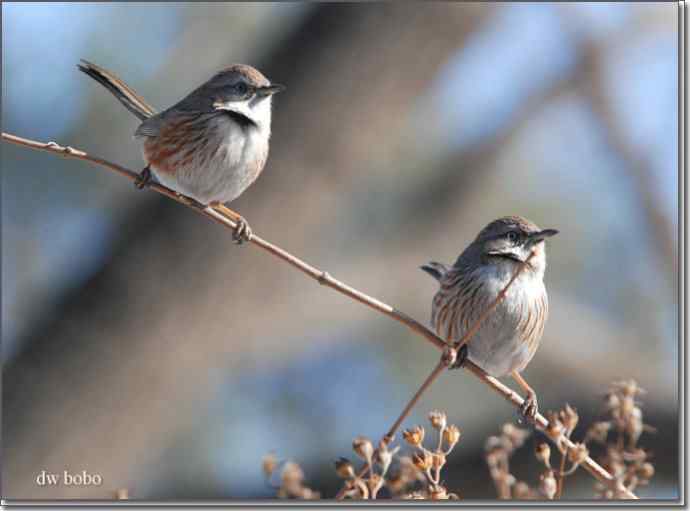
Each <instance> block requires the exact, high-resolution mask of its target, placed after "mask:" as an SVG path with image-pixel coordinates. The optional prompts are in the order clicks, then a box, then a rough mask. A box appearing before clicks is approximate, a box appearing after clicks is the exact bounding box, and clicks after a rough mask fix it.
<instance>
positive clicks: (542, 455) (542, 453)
mask: <svg viewBox="0 0 690 511" xmlns="http://www.w3.org/2000/svg"><path fill="white" fill-rule="evenodd" d="M534 455H535V456H536V457H537V459H538V460H539V461H541V462H542V463H543V464H544V466H546V467H547V468H551V447H549V444H547V443H546V442H542V443H540V444H538V445H537V447H536V448H535V449H534Z"/></svg>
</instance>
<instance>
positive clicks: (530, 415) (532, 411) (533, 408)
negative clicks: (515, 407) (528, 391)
mask: <svg viewBox="0 0 690 511" xmlns="http://www.w3.org/2000/svg"><path fill="white" fill-rule="evenodd" d="M538 411H539V407H538V404H537V396H535V395H533V394H532V395H528V396H527V397H526V398H525V400H524V401H523V403H522V406H520V416H521V418H524V419H525V420H526V421H527V422H534V418H535V417H536V416H537V413H538Z"/></svg>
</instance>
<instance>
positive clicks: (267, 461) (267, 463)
mask: <svg viewBox="0 0 690 511" xmlns="http://www.w3.org/2000/svg"><path fill="white" fill-rule="evenodd" d="M277 464H278V460H276V457H275V455H274V454H267V455H266V456H264V457H263V459H262V460H261V469H262V470H263V471H264V474H265V475H266V477H271V474H272V473H273V471H274V470H275V469H276V465H277Z"/></svg>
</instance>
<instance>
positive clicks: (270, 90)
mask: <svg viewBox="0 0 690 511" xmlns="http://www.w3.org/2000/svg"><path fill="white" fill-rule="evenodd" d="M285 88H286V87H285V85H281V84H279V83H272V84H271V85H266V86H265V87H257V89H256V93H257V94H258V95H259V96H272V95H273V94H277V93H278V92H283V91H284V90H285Z"/></svg>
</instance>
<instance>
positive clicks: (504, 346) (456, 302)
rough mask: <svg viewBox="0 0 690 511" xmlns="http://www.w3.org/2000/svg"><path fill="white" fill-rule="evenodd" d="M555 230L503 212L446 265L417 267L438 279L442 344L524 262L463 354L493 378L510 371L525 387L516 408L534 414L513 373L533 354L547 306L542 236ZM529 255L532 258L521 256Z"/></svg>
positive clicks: (465, 326) (435, 312)
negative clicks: (543, 227) (520, 402)
mask: <svg viewBox="0 0 690 511" xmlns="http://www.w3.org/2000/svg"><path fill="white" fill-rule="evenodd" d="M555 234H558V231H556V230H555V229H545V230H541V229H540V228H539V227H537V226H536V225H535V224H534V223H532V222H530V221H529V220H527V219H525V218H522V217H519V216H506V217H503V218H499V219H497V220H494V221H493V222H491V223H490V224H489V225H487V226H486V227H484V229H482V230H481V232H480V233H479V234H478V235H477V237H476V238H475V240H474V241H473V242H472V243H471V244H470V245H469V246H468V247H467V248H466V249H465V250H464V251H463V252H462V254H460V257H458V259H457V260H456V261H455V264H453V266H450V267H449V266H447V265H445V264H441V263H437V262H430V263H428V264H426V265H424V266H422V267H421V268H422V269H423V270H424V271H426V272H427V273H429V274H430V275H431V276H433V277H434V278H435V279H437V280H438V281H439V283H440V286H441V287H440V289H439V291H438V292H437V293H436V295H435V296H434V300H433V303H432V309H431V323H432V325H433V327H434V328H435V329H436V333H437V334H438V335H439V336H441V337H443V338H445V339H446V340H447V341H448V342H451V343H455V342H457V341H459V340H460V339H462V337H463V336H464V334H465V332H467V331H468V330H469V329H470V328H472V326H473V324H474V323H475V322H476V321H477V320H478V319H479V316H480V315H481V314H482V312H484V311H485V310H486V309H487V308H488V307H489V305H490V304H491V303H492V302H493V301H494V300H495V299H496V297H497V296H498V294H499V293H500V292H501V291H502V290H503V288H505V286H506V284H508V281H509V280H510V279H511V277H512V276H513V274H514V273H515V271H516V269H517V268H518V267H520V266H522V265H525V264H527V267H526V268H524V271H522V272H521V273H520V275H519V276H518V277H517V279H516V280H515V281H514V282H513V284H512V285H511V286H510V287H509V288H508V291H507V293H506V296H505V298H504V299H503V300H502V301H501V302H500V303H499V304H498V305H497V306H496V308H495V309H494V311H493V312H492V313H491V314H490V315H489V316H488V318H486V319H485V320H484V322H483V323H482V325H481V326H480V328H479V329H478V330H477V332H476V333H475V334H474V336H473V337H472V338H470V339H469V340H468V341H467V357H468V358H469V359H470V360H471V361H472V362H474V363H475V364H477V365H478V366H479V367H481V368H482V369H484V371H486V372H487V373H489V374H490V375H492V376H496V377H500V376H505V375H511V376H512V377H513V378H514V379H515V381H516V382H517V383H518V384H519V385H520V386H521V387H522V388H523V390H525V391H526V392H527V398H526V399H525V403H524V405H523V408H522V412H523V413H524V414H525V415H526V416H528V417H534V415H536V413H537V396H536V393H535V392H534V390H533V389H532V388H531V387H530V386H529V385H528V384H527V382H526V381H525V380H524V379H523V378H522V376H521V375H520V372H521V371H522V370H523V369H524V368H525V367H526V366H527V364H528V363H529V361H530V360H532V357H533V356H534V354H535V352H536V351H537V348H538V347H539V342H540V341H541V337H542V334H543V332H544V324H545V323H546V318H547V315H548V310H549V304H548V297H547V294H546V288H545V287H544V271H545V269H546V249H545V243H544V240H545V239H546V238H549V237H551V236H554V235H555ZM532 252H534V255H533V256H532V258H531V259H530V260H529V261H528V262H527V263H525V262H526V261H527V258H528V257H530V254H531V253H532Z"/></svg>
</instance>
